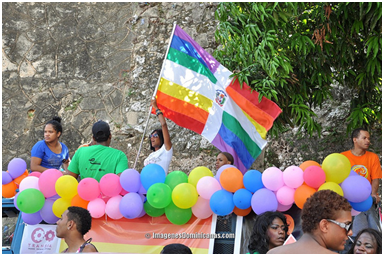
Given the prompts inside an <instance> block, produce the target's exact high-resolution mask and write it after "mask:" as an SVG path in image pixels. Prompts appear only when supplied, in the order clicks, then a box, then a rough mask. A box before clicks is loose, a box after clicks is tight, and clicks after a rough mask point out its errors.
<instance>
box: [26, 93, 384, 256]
mask: <svg viewBox="0 0 384 256" xmlns="http://www.w3.org/2000/svg"><path fill="white" fill-rule="evenodd" d="M151 106H152V107H153V109H154V110H155V113H156V116H157V118H158V120H159V122H160V125H161V129H156V130H154V131H152V132H151V133H150V135H149V143H150V149H151V150H152V151H153V152H152V153H151V154H150V155H149V156H148V157H147V158H146V159H145V160H144V165H148V164H151V163H156V164H159V165H160V166H161V167H162V168H163V169H164V172H165V174H166V175H167V174H168V172H169V165H170V162H171V160H172V155H173V146H172V142H171V137H170V134H169V130H168V127H167V123H166V120H165V118H164V116H163V113H162V111H161V110H160V109H159V108H158V106H157V104H156V100H155V99H152V100H151ZM62 133H63V128H62V125H61V118H60V117H54V118H53V119H52V120H50V121H49V122H47V123H46V125H45V126H44V139H43V140H41V141H38V142H37V143H36V144H35V145H34V146H33V148H32V150H31V163H30V167H31V171H35V172H44V171H45V170H47V169H61V170H62V171H63V172H64V174H67V175H71V176H73V177H75V178H79V179H83V178H87V177H91V178H94V179H96V180H97V181H100V179H101V178H102V177H103V176H104V175H105V174H107V173H115V174H117V175H120V174H121V173H122V172H123V171H124V170H126V169H128V160H127V157H126V155H125V153H124V152H122V151H120V150H118V149H114V148H111V147H110V143H111V140H112V134H111V130H110V127H109V124H108V123H107V122H104V121H101V120H99V121H97V122H96V123H94V124H93V126H92V141H91V142H89V143H86V144H84V145H81V146H80V147H79V148H78V149H77V150H76V152H75V154H74V155H73V157H72V159H71V158H70V157H69V151H68V148H67V146H66V145H65V144H64V143H62V142H61V141H60V137H61V135H62ZM351 140H352V148H351V149H350V150H348V151H345V152H342V153H341V154H343V155H345V156H346V157H347V158H348V159H349V161H350V163H351V166H352V170H353V171H355V172H356V173H358V174H359V175H361V176H363V177H365V178H367V179H368V181H369V182H370V183H371V185H372V194H371V196H372V198H373V199H374V202H375V203H378V202H379V201H380V196H379V193H378V189H379V182H380V179H381V178H382V171H381V165H380V160H379V158H378V156H377V155H376V154H374V153H372V152H370V151H368V148H369V145H370V134H369V132H368V131H367V130H364V129H356V130H354V131H353V132H352V136H351ZM233 164H234V159H233V156H232V155H231V154H229V153H227V152H221V153H219V154H218V155H217V157H216V164H215V168H216V170H219V168H220V167H221V166H223V165H233ZM351 209H352V207H351V205H350V204H349V202H348V201H347V200H346V199H345V198H344V197H342V196H340V195H339V194H337V193H335V192H333V191H331V190H321V191H318V192H316V193H314V194H313V195H312V196H311V197H310V198H309V199H308V200H307V201H306V202H305V204H304V207H303V209H302V212H301V221H302V225H301V226H302V232H303V235H302V236H301V237H300V238H299V240H298V241H296V242H294V243H291V244H287V245H284V243H285V242H286V241H287V238H288V236H289V233H288V224H287V219H286V217H285V215H284V214H282V213H280V212H265V213H263V214H260V215H258V216H257V217H256V219H255V222H254V226H253V232H252V235H251V237H250V240H249V244H248V251H249V253H251V254H254V253H257V254H264V253H269V254H272V253H274V254H276V253H277V254H296V253H308V254H313V253H316V254H318V253H321V254H328V253H337V252H341V251H343V250H345V245H346V244H347V242H348V241H352V245H351V247H350V248H349V250H348V251H347V252H348V253H350V254H361V253H369V254H381V244H382V242H381V237H382V235H381V226H380V223H379V224H378V221H377V219H378V218H377V216H376V215H377V214H376V212H375V204H373V206H372V208H371V209H369V210H368V211H366V212H361V213H360V214H358V215H357V216H356V217H352V215H351ZM91 222H92V218H91V216H90V214H89V212H88V210H86V209H83V208H80V207H69V208H68V210H66V211H65V212H64V213H63V215H62V217H61V218H60V220H59V221H58V222H57V236H58V237H59V238H63V239H64V241H65V242H66V244H67V245H68V248H67V249H65V250H64V251H63V252H66V253H78V252H97V249H96V247H95V246H94V245H93V244H92V243H91V239H89V240H85V239H84V235H85V234H86V233H87V232H88V231H89V230H90V228H91ZM161 253H167V254H171V253H178V254H183V253H192V251H191V250H190V248H188V247H186V246H185V245H182V244H170V245H167V246H165V247H164V248H163V250H162V252H161Z"/></svg>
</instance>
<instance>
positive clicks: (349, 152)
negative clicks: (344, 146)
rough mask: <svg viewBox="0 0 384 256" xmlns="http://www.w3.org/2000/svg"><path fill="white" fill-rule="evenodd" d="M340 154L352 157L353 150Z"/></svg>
mask: <svg viewBox="0 0 384 256" xmlns="http://www.w3.org/2000/svg"><path fill="white" fill-rule="evenodd" d="M340 154H342V155H345V156H349V155H351V150H347V151H344V152H341V153H340Z"/></svg>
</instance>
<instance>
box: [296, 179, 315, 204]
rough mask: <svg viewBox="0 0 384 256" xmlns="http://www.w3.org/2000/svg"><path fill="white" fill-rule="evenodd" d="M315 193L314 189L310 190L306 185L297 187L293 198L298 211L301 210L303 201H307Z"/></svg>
mask: <svg viewBox="0 0 384 256" xmlns="http://www.w3.org/2000/svg"><path fill="white" fill-rule="evenodd" d="M315 192H316V189H314V188H311V187H310V186H308V185H301V186H300V187H298V188H297V189H296V191H295V194H294V196H293V198H294V200H295V204H296V205H297V207H299V208H300V209H303V206H304V203H305V201H307V199H308V198H309V197H310V196H311V195H313V194H314V193H315Z"/></svg>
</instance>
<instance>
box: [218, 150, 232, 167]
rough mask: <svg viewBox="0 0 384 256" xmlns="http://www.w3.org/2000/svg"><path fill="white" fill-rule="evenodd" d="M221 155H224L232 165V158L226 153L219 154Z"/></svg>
mask: <svg viewBox="0 0 384 256" xmlns="http://www.w3.org/2000/svg"><path fill="white" fill-rule="evenodd" d="M221 154H223V155H225V157H226V158H227V159H228V161H229V162H231V164H232V165H233V164H234V163H235V161H234V160H233V156H232V155H231V154H230V153H228V152H221Z"/></svg>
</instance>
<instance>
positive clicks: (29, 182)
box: [19, 176, 40, 192]
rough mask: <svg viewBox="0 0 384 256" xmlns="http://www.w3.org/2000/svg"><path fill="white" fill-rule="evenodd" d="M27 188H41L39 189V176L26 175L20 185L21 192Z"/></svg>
mask: <svg viewBox="0 0 384 256" xmlns="http://www.w3.org/2000/svg"><path fill="white" fill-rule="evenodd" d="M27 188H35V189H37V190H40V189H39V178H37V177H33V176H31V177H29V176H27V177H25V178H24V179H23V180H22V181H21V182H20V186H19V192H21V191H23V190H24V189H27Z"/></svg>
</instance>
